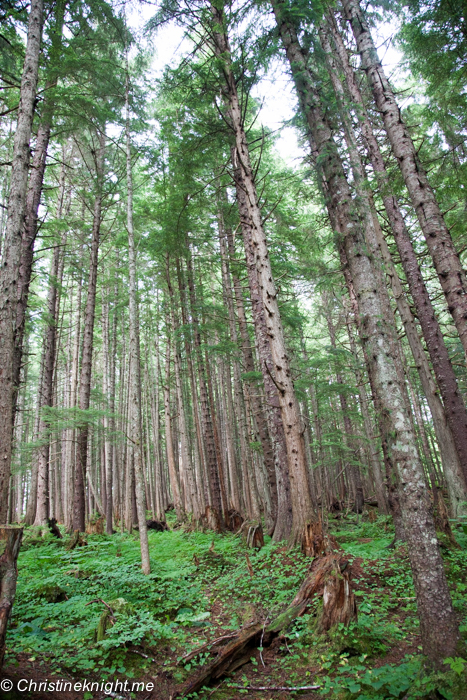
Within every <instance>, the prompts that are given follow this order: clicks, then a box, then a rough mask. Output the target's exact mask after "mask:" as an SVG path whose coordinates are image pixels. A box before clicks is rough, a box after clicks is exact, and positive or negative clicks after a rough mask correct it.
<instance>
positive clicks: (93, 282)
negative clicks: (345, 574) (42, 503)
mask: <svg viewBox="0 0 467 700" xmlns="http://www.w3.org/2000/svg"><path fill="white" fill-rule="evenodd" d="M104 153H105V133H104V132H103V133H102V134H101V135H100V137H99V148H98V151H97V156H96V195H95V201H94V212H93V223H92V239H91V258H90V261H89V279H88V290H87V299H86V309H85V312H84V328H83V350H82V360H81V372H80V382H79V408H80V410H81V411H87V410H88V409H89V399H90V395H91V374H92V350H93V340H94V337H93V336H94V317H95V308H96V289H97V262H98V256H99V240H100V229H101V216H102V180H103V174H104ZM87 454H88V425H87V423H86V422H83V424H82V425H81V427H80V428H79V430H78V436H77V456H76V468H75V484H74V499H73V530H75V531H76V530H78V531H79V532H84V530H85V515H86V507H85V483H86V466H87Z"/></svg>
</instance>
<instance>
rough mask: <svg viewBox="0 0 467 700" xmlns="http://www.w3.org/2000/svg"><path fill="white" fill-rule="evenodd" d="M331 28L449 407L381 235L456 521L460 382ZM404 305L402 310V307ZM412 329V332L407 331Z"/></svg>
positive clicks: (464, 433)
mask: <svg viewBox="0 0 467 700" xmlns="http://www.w3.org/2000/svg"><path fill="white" fill-rule="evenodd" d="M327 26H328V27H329V28H330V30H331V33H332V36H333V38H334V43H335V46H336V51H337V55H338V57H339V60H340V63H341V65H342V68H343V71H344V75H345V77H346V84H347V87H348V90H349V95H350V97H351V100H352V102H353V103H354V104H356V105H357V107H358V116H359V119H360V127H361V131H362V135H363V138H364V142H365V146H366V150H367V152H368V156H369V158H370V162H371V164H372V168H373V170H374V172H375V174H376V177H377V181H378V184H379V187H380V190H381V193H382V198H383V204H384V207H385V210H386V214H387V216H388V219H389V222H390V224H391V229H392V233H393V235H394V240H395V242H396V245H397V249H398V251H399V254H400V256H401V262H402V267H403V269H404V272H405V276H406V279H407V283H408V286H409V290H410V293H411V295H412V299H413V300H414V304H415V308H416V310H417V317H418V319H419V322H420V326H421V328H422V333H423V337H424V338H425V342H426V346H427V350H428V353H429V355H430V359H431V362H432V365H433V370H434V373H435V378H436V383H437V385H438V387H439V390H440V393H441V397H442V399H443V403H444V405H443V403H442V402H441V400H440V398H439V396H438V393H437V391H436V386H435V384H434V382H433V380H432V377H431V372H430V370H429V367H428V362H427V360H426V357H425V352H424V350H423V348H422V345H421V343H420V340H419V338H418V333H417V331H416V328H415V326H414V323H413V321H412V322H411V323H410V322H408V321H407V320H406V319H408V318H410V317H411V316H412V314H411V311H410V307H409V305H408V303H407V302H405V300H404V294H403V290H402V285H401V284H400V282H399V280H398V277H397V273H396V271H395V269H394V265H393V263H392V260H391V255H390V252H389V248H388V246H387V243H386V241H385V239H384V237H383V236H382V234H381V235H380V236H379V239H380V240H379V247H380V249H381V253H382V256H383V260H384V261H385V264H386V271H387V273H388V274H389V276H390V281H391V285H392V287H393V292H394V298H395V299H396V302H397V304H398V307H399V313H400V315H401V318H402V321H403V323H404V327H405V328H406V332H407V338H408V340H409V343H410V346H411V350H412V354H413V356H414V359H415V363H416V365H417V369H418V371H419V374H420V379H421V381H422V385H423V390H424V392H425V395H426V397H427V400H428V402H429V406H430V411H431V414H432V417H433V423H434V426H435V431H436V439H437V441H438V444H439V447H440V450H441V456H442V460H443V466H444V469H445V472H446V474H447V483H448V488H449V497H450V503H451V508H452V515H453V516H454V517H455V516H456V515H457V514H460V513H461V511H462V503H463V502H465V501H467V486H466V476H465V475H466V465H467V411H466V408H465V404H464V401H463V399H462V396H461V394H460V392H459V388H458V385H457V379H456V376H455V374H454V370H453V368H452V365H451V361H450V358H449V355H448V352H447V348H446V345H445V343H444V340H443V335H442V332H441V329H440V326H439V323H438V319H437V318H436V314H435V310H434V308H433V304H432V302H431V299H430V296H429V294H428V290H427V288H426V285H425V282H424V280H423V277H422V274H421V270H420V267H419V264H418V260H417V256H416V253H415V250H414V248H413V245H412V241H411V239H410V236H409V233H408V231H407V227H406V226H405V222H404V218H403V216H402V212H401V210H400V207H399V204H398V202H397V199H396V198H395V197H394V196H393V195H392V194H390V191H391V186H390V183H389V177H388V174H387V171H386V166H385V163H384V159H383V155H382V153H381V150H380V148H379V144H378V142H377V140H376V137H375V135H374V133H373V129H372V126H371V123H370V120H369V118H368V114H367V112H366V109H365V105H364V101H363V98H362V95H361V92H360V89H359V87H358V83H357V81H356V79H355V74H354V71H353V68H352V66H351V65H350V61H349V57H348V54H347V50H346V48H345V46H344V43H343V41H342V38H341V36H340V34H339V32H338V30H337V28H336V26H335V21H334V18H333V17H332V16H331V17H330V18H329V22H328V25H327ZM377 233H378V231H377ZM379 233H381V232H379ZM401 304H402V305H403V308H401ZM407 328H408V329H409V330H407Z"/></svg>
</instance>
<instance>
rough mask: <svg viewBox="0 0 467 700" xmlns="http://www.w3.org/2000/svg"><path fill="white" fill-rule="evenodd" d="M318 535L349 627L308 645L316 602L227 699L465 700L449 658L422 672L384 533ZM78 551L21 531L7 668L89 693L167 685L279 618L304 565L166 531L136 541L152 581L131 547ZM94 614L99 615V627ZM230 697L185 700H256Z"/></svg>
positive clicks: (398, 559)
mask: <svg viewBox="0 0 467 700" xmlns="http://www.w3.org/2000/svg"><path fill="white" fill-rule="evenodd" d="M331 529H332V531H333V535H334V536H335V537H336V539H337V541H338V542H339V545H340V546H341V547H342V549H343V550H344V552H345V555H346V557H347V558H348V559H349V561H350V562H351V563H352V564H353V571H354V578H353V581H354V588H355V592H356V596H357V602H358V609H359V614H358V620H357V621H356V622H354V623H352V624H351V625H350V626H349V627H348V628H344V627H343V626H342V625H339V626H337V628H334V630H333V631H332V632H331V633H330V634H328V635H325V636H323V635H319V634H318V633H317V631H316V624H315V622H316V613H317V612H318V610H317V608H318V607H319V605H320V603H319V602H317V605H316V606H315V608H314V609H311V610H310V611H309V614H308V615H306V616H304V617H303V618H301V619H299V620H296V621H295V623H294V624H293V625H292V626H291V628H290V629H288V630H287V632H286V635H285V637H283V638H282V641H281V642H280V643H279V644H278V645H277V648H275V650H274V653H273V655H272V657H271V653H270V655H269V657H268V658H267V660H266V662H265V661H264V658H263V651H264V650H263V649H262V648H261V647H260V648H259V650H258V651H257V652H256V653H255V654H253V655H252V659H251V663H250V664H249V665H248V666H245V667H244V668H243V669H241V670H240V671H239V672H238V673H237V674H236V676H235V681H234V682H235V685H236V686H238V685H244V686H245V687H246V686H248V685H251V684H253V685H255V684H259V683H257V681H261V684H263V685H271V684H275V683H276V684H281V685H287V686H288V687H290V686H292V685H310V684H316V685H319V686H320V688H319V689H318V690H317V691H316V692H317V695H315V697H324V698H329V699H330V700H357V699H358V700H389V699H392V698H407V699H408V698H424V697H425V698H433V699H436V698H446V700H461V698H465V697H467V695H466V693H465V687H467V683H466V666H467V664H466V662H465V661H464V660H463V659H462V658H460V657H459V658H453V659H448V660H447V662H446V664H445V667H446V670H444V669H443V671H442V672H437V673H435V674H433V673H432V674H430V673H427V672H426V670H425V666H424V660H423V657H422V655H421V645H420V638H419V628H418V620H417V616H416V605H415V593H414V589H413V583H412V579H411V575H410V566H409V562H408V557H407V552H406V551H405V547H404V546H402V547H398V548H396V549H394V550H392V549H388V545H389V544H390V543H391V541H392V539H393V531H392V528H391V525H390V523H389V522H388V520H387V519H386V518H384V517H382V518H379V519H378V520H377V522H375V523H370V522H367V521H366V522H365V521H364V522H362V520H361V519H360V518H359V519H358V521H357V520H356V518H355V516H350V517H348V518H346V519H343V520H341V521H338V522H335V523H333V524H332V526H331ZM456 532H457V531H456ZM87 539H88V545H87V546H85V547H81V548H77V549H75V550H73V551H69V550H68V549H67V542H68V540H67V538H65V539H64V540H56V539H55V538H53V537H51V536H50V535H48V534H46V535H45V537H44V536H41V534H40V532H39V531H38V530H37V529H35V528H27V529H26V532H25V539H24V546H23V548H22V550H21V553H20V557H19V562H18V569H19V578H18V588H17V597H16V602H15V607H14V614H13V618H12V621H11V625H10V630H9V632H8V638H7V648H8V656H7V660H6V663H7V664H10V665H14V664H15V663H17V658H19V655H20V654H26V655H27V658H28V659H29V660H33V661H37V662H38V663H42V664H43V665H44V666H45V667H46V668H47V669H50V670H51V671H54V672H55V673H68V674H70V675H73V676H74V677H79V676H83V675H84V674H88V673H90V674H94V675H95V676H96V677H99V679H101V680H106V679H110V678H115V677H118V678H122V677H124V678H134V677H138V678H139V677H142V676H143V675H145V674H146V675H147V674H148V673H150V674H151V677H153V678H154V677H157V675H158V673H160V672H161V670H162V669H163V670H164V673H165V675H166V677H168V678H169V679H172V681H173V683H178V682H181V681H183V680H184V679H185V678H187V677H188V676H189V675H190V673H193V671H194V670H195V669H196V667H197V666H199V665H201V664H203V663H205V662H206V661H207V660H208V659H209V654H208V652H207V651H206V650H204V652H203V653H202V654H200V655H198V656H197V657H195V658H192V659H189V660H185V659H184V657H186V655H187V654H188V653H189V652H190V651H191V650H193V649H196V648H197V647H198V646H201V645H203V644H205V643H206V641H207V640H209V639H213V638H215V637H217V636H220V635H222V634H228V633H229V632H230V631H232V630H234V629H237V628H238V627H241V626H242V625H245V624H247V623H248V622H250V621H252V620H257V619H260V620H264V621H265V622H266V621H267V620H272V619H274V617H275V616H277V615H278V614H279V613H280V612H282V611H283V610H284V609H285V607H286V606H287V605H288V604H289V603H290V602H291V600H292V599H293V597H294V595H295V593H296V592H297V590H298V588H299V586H300V585H301V583H302V581H303V579H304V577H305V576H306V572H307V569H308V566H309V563H310V562H309V560H307V559H306V558H305V557H304V556H303V555H302V554H301V553H300V552H299V551H298V550H297V549H293V550H290V549H288V548H287V547H285V546H284V545H283V544H276V543H272V542H271V541H269V540H267V542H266V545H265V547H263V549H261V550H260V551H258V552H256V551H252V550H251V549H247V548H246V547H245V545H244V543H243V541H242V540H241V539H240V538H239V537H236V536H234V535H231V534H226V535H215V534H212V533H201V532H186V531H184V530H183V529H175V530H172V531H170V532H162V533H157V532H153V531H150V532H149V543H150V555H151V571H152V573H151V574H150V575H149V576H144V575H143V574H142V573H141V571H140V551H139V541H138V536H137V534H133V535H128V534H115V535H112V536H105V535H102V536H98V535H94V536H88V538H87ZM466 539H467V537H466V535H465V533H464V532H463V531H462V530H459V537H458V540H459V542H460V544H461V547H460V548H459V549H448V548H444V550H443V554H444V557H445V562H446V571H447V575H448V580H449V584H450V587H451V592H452V596H453V602H454V606H455V608H456V610H457V612H458V614H459V616H460V618H461V620H462V625H461V631H462V633H463V634H464V635H465V636H467V634H466V633H467V625H466V616H467V581H466V564H467V556H466V554H467V548H466V544H467V542H466ZM104 603H107V605H108V606H110V607H111V608H112V610H113V616H114V619H113V620H112V623H111V622H110V621H109V615H108V612H107V611H108V608H107V607H106V606H105V604H104ZM264 653H265V654H266V652H264ZM232 684H233V681H232V679H227V680H225V681H224V683H223V684H222V685H221V686H220V687H219V689H218V690H214V691H213V689H212V688H210V689H209V690H206V691H200V692H199V693H198V694H196V695H195V696H193V697H196V698H198V699H200V700H201V699H204V698H206V699H207V698H209V699H210V700H221V699H222V700H228V699H229V698H237V697H240V696H243V695H245V696H248V697H250V698H251V697H254V698H255V700H260V698H263V697H264V698H266V697H269V696H267V695H261V693H259V694H258V693H256V694H253V695H251V693H250V694H248V693H249V691H248V690H241V689H239V688H236V689H235V690H234V689H233V687H232ZM156 688H157V685H156ZM288 695H290V697H294V694H293V693H289V694H288ZM158 700H159V698H158ZM160 700H165V698H163V697H162V696H161V699H160Z"/></svg>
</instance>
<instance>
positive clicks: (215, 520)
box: [201, 506, 224, 532]
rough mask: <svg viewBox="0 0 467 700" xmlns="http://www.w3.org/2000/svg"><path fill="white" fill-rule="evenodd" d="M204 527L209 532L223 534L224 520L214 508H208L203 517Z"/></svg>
mask: <svg viewBox="0 0 467 700" xmlns="http://www.w3.org/2000/svg"><path fill="white" fill-rule="evenodd" d="M201 520H202V525H203V526H205V527H206V528H207V529H208V530H213V531H214V532H223V531H224V527H223V525H222V520H221V517H220V515H219V513H218V512H217V510H216V508H214V506H206V510H205V511H204V515H203V516H201Z"/></svg>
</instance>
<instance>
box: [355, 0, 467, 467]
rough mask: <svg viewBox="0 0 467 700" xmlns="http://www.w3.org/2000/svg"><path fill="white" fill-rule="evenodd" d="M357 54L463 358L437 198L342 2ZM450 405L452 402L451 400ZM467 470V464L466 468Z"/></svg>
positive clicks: (464, 282)
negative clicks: (455, 329)
mask: <svg viewBox="0 0 467 700" xmlns="http://www.w3.org/2000/svg"><path fill="white" fill-rule="evenodd" d="M342 4H343V7H344V11H345V16H346V18H347V20H348V21H349V22H350V25H351V27H352V30H353V33H354V36H355V40H356V42H357V48H358V51H359V53H360V56H361V60H362V68H363V70H364V71H365V73H366V75H367V78H368V82H369V84H370V86H371V89H372V92H373V97H374V100H375V103H376V106H377V108H378V110H379V112H380V113H381V116H382V119H383V122H384V127H385V129H386V132H387V135H388V138H389V141H390V143H391V147H392V151H393V153H394V156H395V157H396V159H397V162H398V164H399V167H400V170H401V173H402V175H403V178H404V182H405V184H406V187H407V189H408V191H409V194H410V197H411V200H412V204H413V206H414V209H415V211H416V213H417V217H418V221H419V223H420V227H421V229H422V231H423V234H424V236H425V240H426V243H427V246H428V249H429V251H430V254H431V257H432V258H433V262H434V265H435V268H436V271H437V273H438V277H439V280H440V283H441V287H442V289H443V292H444V295H445V297H446V301H447V304H448V308H449V311H450V312H451V314H452V317H453V319H454V323H455V324H456V328H457V331H458V333H459V337H460V339H461V342H462V345H463V347H464V350H465V352H466V353H467V278H466V275H465V271H464V270H463V268H462V266H461V263H460V260H459V255H458V253H457V251H456V249H455V247H454V244H453V241H452V238H451V234H450V232H449V230H448V228H447V226H446V223H445V221H444V219H443V215H442V212H441V210H440V207H439V205H438V202H437V200H436V196H435V193H434V191H433V189H432V187H431V185H430V183H429V180H428V177H427V174H426V171H425V169H424V168H423V165H422V164H421V163H420V160H419V158H418V155H417V151H416V149H415V145H414V143H413V141H412V138H411V136H410V133H409V131H408V129H407V126H406V125H405V123H404V120H403V118H402V113H401V110H400V108H399V105H398V104H397V100H396V98H395V95H394V92H393V91H392V88H391V86H390V84H389V81H388V79H387V77H386V75H385V73H384V70H383V67H382V65H381V62H380V60H379V57H378V53H377V51H376V47H375V45H374V42H373V39H372V37H371V33H370V30H369V27H368V24H367V22H366V19H365V16H364V13H363V12H362V10H361V8H360V4H359V2H358V0H343V3H342ZM451 400H452V399H451ZM466 467H467V464H466Z"/></svg>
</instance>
